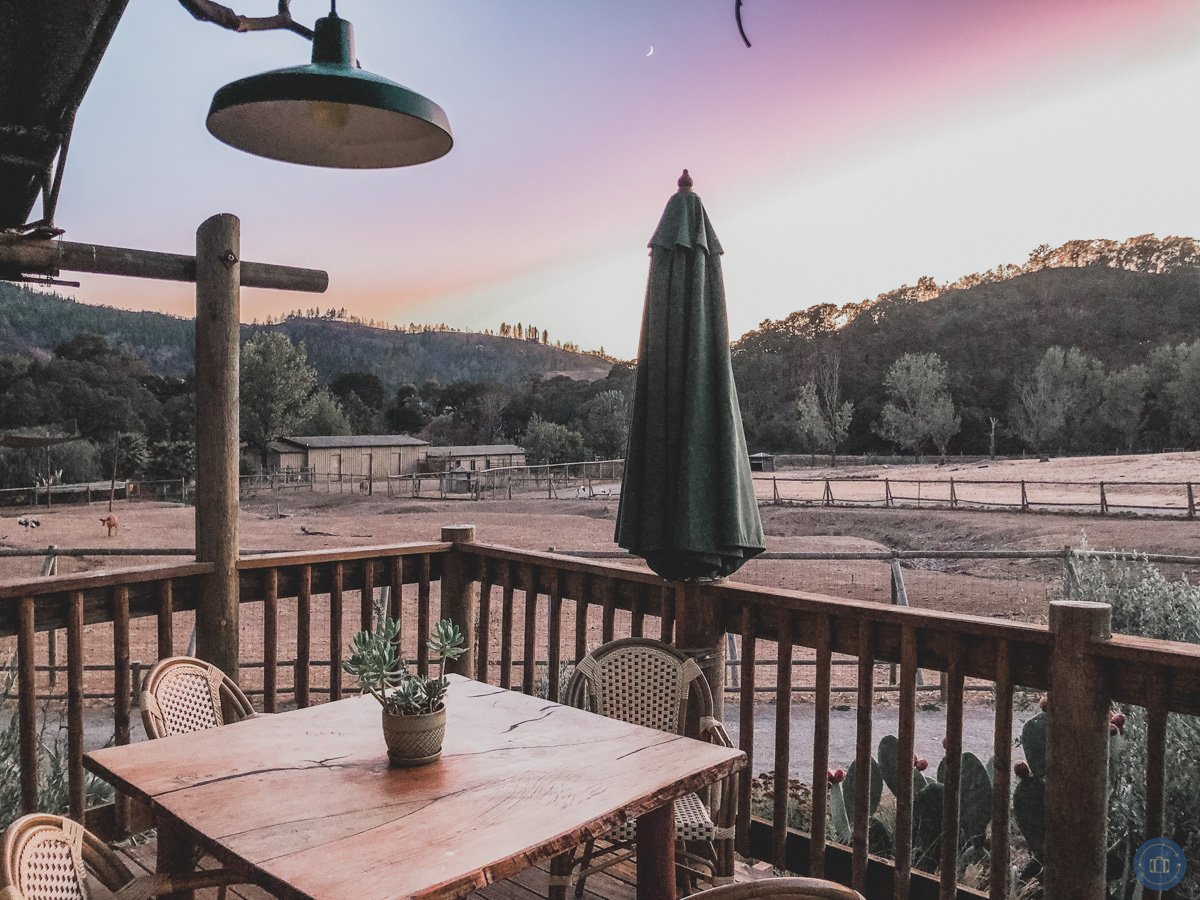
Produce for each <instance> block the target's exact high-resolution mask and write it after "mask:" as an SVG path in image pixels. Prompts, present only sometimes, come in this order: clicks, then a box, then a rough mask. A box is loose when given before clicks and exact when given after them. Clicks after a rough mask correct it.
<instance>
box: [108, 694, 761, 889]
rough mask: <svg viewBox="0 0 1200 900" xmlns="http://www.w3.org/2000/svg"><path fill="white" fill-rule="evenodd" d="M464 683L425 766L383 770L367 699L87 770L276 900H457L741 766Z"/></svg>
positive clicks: (198, 735) (132, 753)
mask: <svg viewBox="0 0 1200 900" xmlns="http://www.w3.org/2000/svg"><path fill="white" fill-rule="evenodd" d="M452 682H453V683H452V685H451V688H450V693H449V696H448V698H447V708H448V710H449V711H450V712H449V718H448V727H447V729H446V742H445V745H444V750H443V754H442V758H441V760H440V761H439V762H438V763H435V764H433V765H430V766H424V767H419V768H415V769H398V768H391V767H389V766H388V764H387V760H386V756H385V754H384V744H383V737H382V733H381V730H380V727H379V707H378V705H377V704H376V703H375V701H374V700H373V699H371V698H369V697H361V698H353V699H349V700H345V701H343V702H341V703H327V704H320V705H317V706H312V707H309V708H308V709H302V710H295V711H292V712H287V713H282V714H280V715H276V716H261V717H258V718H254V719H249V720H246V721H243V722H238V723H236V724H233V725H229V726H226V727H225V728H222V729H211V730H207V731H199V732H194V733H192V734H189V735H182V736H178V737H175V738H170V739H166V740H162V741H145V742H142V743H139V744H133V745H130V746H128V747H119V748H117V747H110V748H106V749H102V750H96V751H93V752H92V753H90V754H89V755H88V766H89V769H90V770H91V771H93V772H95V773H96V774H98V775H100V776H101V777H102V778H105V779H106V780H108V781H110V783H113V784H116V785H118V786H120V787H121V788H122V789H124V790H127V791H129V792H130V793H131V794H133V795H134V796H135V797H137V798H138V799H139V800H143V801H145V802H150V803H151V804H152V806H153V808H154V809H155V810H156V816H157V819H156V821H157V822H158V823H159V825H160V827H162V826H164V825H165V826H167V827H168V828H169V827H170V826H171V824H172V823H179V824H180V825H182V826H183V828H184V829H186V833H187V835H188V836H189V837H193V838H195V839H197V840H198V842H199V843H200V846H201V848H202V849H204V850H205V851H207V852H209V853H211V854H212V855H214V856H215V857H217V858H218V859H219V860H221V861H222V862H225V863H227V864H233V865H239V864H240V865H242V866H244V867H248V868H249V870H250V871H251V872H252V873H253V874H254V876H255V879H254V880H255V881H257V882H258V883H260V884H261V885H262V886H263V887H264V888H265V889H267V890H269V891H271V892H272V893H274V894H275V895H276V896H278V897H279V898H280V900H303V898H308V900H344V898H345V896H346V885H347V884H353V885H354V896H355V898H356V900H394V898H397V897H416V898H438V900H442V898H451V897H462V896H464V895H465V894H467V893H468V892H469V891H470V890H472V889H477V888H480V887H484V886H485V885H487V884H489V883H493V882H496V881H499V880H501V879H504V878H507V877H509V876H510V875H512V874H514V873H516V872H518V871H520V870H522V869H524V868H526V867H528V866H529V865H531V864H535V863H537V862H539V861H541V860H543V859H548V858H550V857H552V856H554V855H556V854H557V853H559V852H562V851H563V850H566V849H569V848H570V847H573V846H576V845H578V844H579V843H580V842H581V841H582V840H583V839H584V838H585V837H587V836H589V835H592V834H602V833H604V832H606V831H608V830H610V829H611V828H612V827H614V826H615V825H617V824H619V823H620V822H623V821H625V820H626V819H627V818H629V817H631V816H636V817H639V818H641V817H643V816H645V815H646V814H648V813H651V812H652V811H653V810H657V809H660V808H663V807H664V806H667V805H668V804H669V801H671V800H674V799H675V798H676V797H679V796H681V795H682V794H683V793H685V792H687V791H695V790H701V789H703V787H704V786H705V785H707V784H710V783H712V782H714V781H717V780H720V779H721V778H724V777H727V776H729V775H732V774H735V773H736V772H738V771H740V770H741V769H742V768H743V767H744V766H745V756H744V755H743V754H742V753H741V752H740V751H737V750H730V749H726V748H721V747H716V746H713V745H710V744H707V743H705V742H701V741H694V740H691V739H688V738H684V737H681V736H679V735H674V734H667V733H664V732H659V731H655V730H652V729H646V728H641V727H639V726H634V725H628V724H626V723H622V722H618V721H616V720H612V719H608V718H605V717H602V716H597V715H593V714H591V713H588V712H584V711H582V710H576V709H572V708H570V707H565V706H559V705H557V704H551V705H549V706H548V705H547V704H546V702H545V701H544V700H539V699H537V698H532V697H527V696H525V695H523V694H518V693H515V692H508V691H500V690H498V689H496V688H494V687H491V686H488V685H483V684H480V683H479V682H472V681H467V680H465V679H459V678H457V677H452ZM456 723H457V727H456ZM630 754H635V755H636V757H637V759H638V760H639V765H637V766H630V765H629V756H630ZM398 797H399V798H402V802H397V800H396V798H398ZM501 808H502V809H503V811H504V814H503V815H496V816H492V815H480V810H488V809H501ZM301 820H302V821H303V822H304V827H303V828H296V827H294V825H295V822H297V821H301ZM448 822H449V823H459V824H458V825H455V826H453V827H447V826H446V823H448ZM668 859H669V857H668ZM666 868H667V870H668V871H669V872H670V873H671V877H672V879H673V877H674V873H673V869H672V867H671V866H670V863H669V861H668V863H667V865H666Z"/></svg>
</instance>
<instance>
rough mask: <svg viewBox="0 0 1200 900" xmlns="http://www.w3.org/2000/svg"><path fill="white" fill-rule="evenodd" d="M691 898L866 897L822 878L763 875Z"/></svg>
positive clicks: (825, 899) (842, 899)
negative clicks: (767, 876) (759, 879)
mask: <svg viewBox="0 0 1200 900" xmlns="http://www.w3.org/2000/svg"><path fill="white" fill-rule="evenodd" d="M691 900H863V896H862V894H860V893H858V891H854V890H851V889H850V888H848V887H845V886H844V885H841V884H837V883H835V882H833V881H825V880H824V879H821V878H764V879H763V880H762V881H750V882H747V883H745V884H725V885H722V886H721V887H716V888H713V889H712V890H710V891H701V892H700V893H698V894H692V897H691Z"/></svg>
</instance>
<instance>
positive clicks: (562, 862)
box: [550, 638, 737, 900]
mask: <svg viewBox="0 0 1200 900" xmlns="http://www.w3.org/2000/svg"><path fill="white" fill-rule="evenodd" d="M566 702H567V703H568V704H569V705H571V706H575V707H578V708H580V709H589V710H591V711H592V712H595V713H599V714H600V715H603V716H608V717H609V718H612V719H620V720H621V721H623V722H630V723H633V724H635V725H645V726H647V727H649V728H657V729H658V730H660V731H668V732H673V733H675V734H682V733H683V726H684V719H685V714H686V710H687V706H688V703H689V702H692V703H698V704H699V714H700V729H701V734H702V737H703V739H705V740H708V741H710V742H712V743H715V744H719V745H721V746H723V747H731V746H733V745H732V744H731V743H730V740H729V735H728V734H726V733H725V727H724V726H723V725H722V724H721V723H720V722H718V721H717V720H716V719H715V718H713V699H712V692H711V691H710V690H709V687H708V682H707V681H706V680H705V679H704V675H703V673H701V671H700V666H699V665H697V664H696V661H695V660H693V659H691V658H689V657H687V656H685V655H684V654H683V653H681V652H680V651H679V650H677V649H676V648H675V647H672V646H671V645H670V644H664V643H663V642H661V641H654V640H650V639H648V638H625V639H623V640H619V641H612V642H611V643H608V644H605V645H604V646H603V647H600V648H599V649H597V650H594V651H593V652H591V653H589V654H588V655H587V656H585V657H584V658H583V659H581V660H580V661H579V663H578V664H577V665H576V667H575V672H574V674H573V675H572V676H571V680H570V683H569V684H568V685H567V697H566ZM736 787H737V786H736V779H735V777H730V778H726V779H724V780H723V781H721V782H720V783H719V784H718V785H715V786H713V787H712V788H710V789H709V791H708V793H709V794H710V796H709V798H708V802H707V803H706V802H704V801H703V800H701V798H700V797H699V796H697V795H696V794H687V795H686V796H684V797H681V798H680V799H678V800H676V801H675V834H676V840H677V842H678V843H677V846H676V854H675V860H676V865H677V866H679V867H680V868H681V869H683V870H685V871H686V872H687V873H688V876H689V877H695V876H700V877H703V878H706V879H708V880H710V881H711V882H712V883H713V884H721V883H722V882H726V881H729V880H731V879H732V877H733V837H734V818H735V812H736V802H737V799H736V798H737V790H736ZM636 837H637V821H636V820H632V821H629V822H626V823H625V824H624V825H622V826H621V827H620V828H617V829H614V830H613V831H611V832H609V833H608V834H607V835H605V836H604V837H603V838H601V842H602V844H603V846H602V848H601V849H600V850H599V851H597V848H596V842H595V841H589V842H588V843H587V844H586V845H585V846H584V851H583V855H582V857H581V858H580V859H579V860H578V865H579V871H578V873H577V874H574V875H573V873H574V870H575V866H576V859H575V854H574V851H572V852H570V853H566V854H563V855H561V856H558V857H556V858H555V859H554V862H553V864H552V867H551V876H550V885H551V893H550V897H551V898H552V900H556V898H562V897H564V896H565V894H566V887H567V885H568V884H570V883H571V882H572V881H574V883H575V893H576V896H581V895H582V894H583V890H584V882H585V880H586V879H587V877H588V876H589V875H591V874H593V873H594V872H598V871H600V870H602V869H606V868H608V867H610V866H613V865H615V864H617V863H619V862H621V861H622V860H624V859H628V858H629V857H630V856H631V855H633V852H634V851H633V845H634V842H635V838H636Z"/></svg>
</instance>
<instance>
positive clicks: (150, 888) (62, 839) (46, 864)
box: [0, 813, 236, 900]
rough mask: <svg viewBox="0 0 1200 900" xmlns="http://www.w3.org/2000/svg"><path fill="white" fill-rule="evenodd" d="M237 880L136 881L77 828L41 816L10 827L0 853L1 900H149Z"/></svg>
mask: <svg viewBox="0 0 1200 900" xmlns="http://www.w3.org/2000/svg"><path fill="white" fill-rule="evenodd" d="M235 880H236V879H234V878H232V877H231V875H230V873H229V871H228V870H225V869H210V870H208V871H205V872H193V873H190V874H187V875H171V876H167V875H141V876H137V877H135V876H134V875H133V873H132V872H130V871H129V869H128V868H127V867H126V865H125V863H124V862H122V861H121V858H120V857H119V856H118V855H117V854H116V853H114V852H113V851H112V850H110V849H108V847H107V846H105V844H104V842H103V841H102V840H100V838H98V837H96V836H95V835H94V834H92V833H91V832H89V831H87V830H86V829H84V827H83V826H82V825H80V824H79V823H78V822H75V821H72V820H71V819H66V818H63V817H62V816H51V815H46V814H44V813H34V814H33V815H29V816H23V817H22V818H20V819H17V821H15V822H13V823H12V824H11V825H9V826H8V830H7V831H5V832H4V836H3V845H2V847H0V900H147V898H149V897H154V896H156V895H158V894H164V893H169V892H170V891H176V890H193V889H197V888H206V887H215V886H217V885H226V884H232V883H234V882H235Z"/></svg>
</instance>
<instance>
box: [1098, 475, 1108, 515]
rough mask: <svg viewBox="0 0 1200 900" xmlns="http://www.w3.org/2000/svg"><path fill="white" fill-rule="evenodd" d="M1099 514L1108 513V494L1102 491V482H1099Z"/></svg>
mask: <svg viewBox="0 0 1200 900" xmlns="http://www.w3.org/2000/svg"><path fill="white" fill-rule="evenodd" d="M1100 515H1102V516H1106V515H1108V495H1107V494H1105V493H1104V482H1103V481H1102V482H1100Z"/></svg>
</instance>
